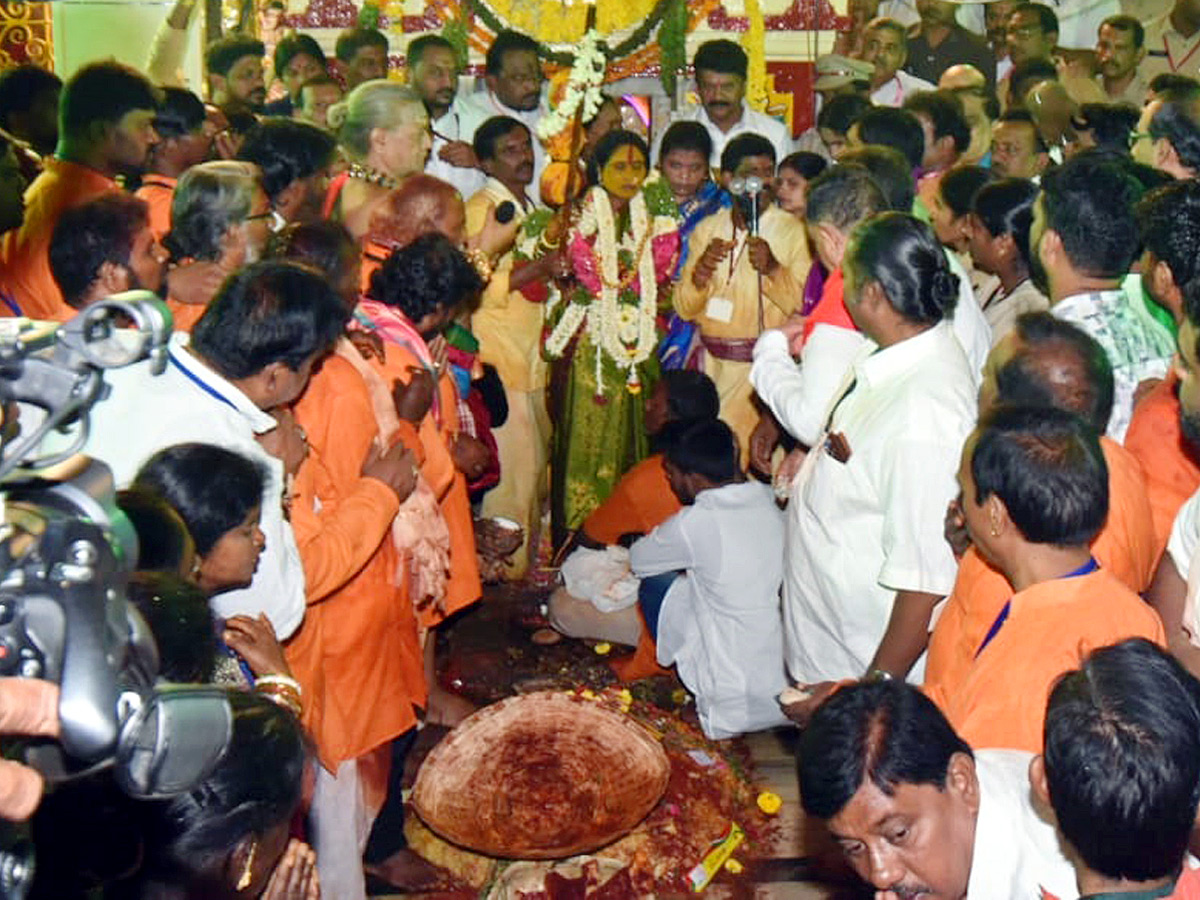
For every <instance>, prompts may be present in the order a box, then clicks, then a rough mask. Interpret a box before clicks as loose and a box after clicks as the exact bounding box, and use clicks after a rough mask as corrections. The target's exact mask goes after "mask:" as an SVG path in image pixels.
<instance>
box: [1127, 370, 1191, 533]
mask: <svg viewBox="0 0 1200 900" xmlns="http://www.w3.org/2000/svg"><path fill="white" fill-rule="evenodd" d="M1178 387H1179V376H1178V375H1177V374H1175V372H1174V370H1172V371H1170V372H1168V373H1167V377H1166V378H1164V379H1163V380H1162V381H1160V382H1159V383H1158V384H1157V385H1156V386H1155V387H1154V388H1153V389H1152V390H1151V391H1150V392H1149V393H1148V394H1146V396H1144V397H1143V398H1142V399H1141V400H1139V401H1138V403H1137V405H1136V406H1135V407H1134V408H1133V418H1132V419H1131V420H1130V422H1129V430H1128V431H1126V432H1125V449H1126V450H1128V451H1129V452H1130V453H1132V454H1133V455H1134V457H1136V458H1137V461H1138V462H1139V463H1141V466H1142V474H1143V475H1145V478H1146V497H1147V499H1148V500H1149V502H1150V511H1151V512H1152V513H1153V515H1154V541H1155V545H1156V546H1157V548H1158V551H1159V555H1160V556H1161V554H1162V551H1163V550H1164V549H1165V548H1166V546H1167V539H1168V538H1169V537H1170V536H1171V525H1172V524H1173V523H1174V522H1175V514H1176V513H1177V512H1179V507H1181V506H1183V502H1184V501H1185V500H1187V498H1188V497H1190V496H1192V494H1194V493H1196V490H1197V489H1200V463H1198V462H1197V460H1196V458H1195V456H1194V455H1193V451H1192V450H1191V448H1190V447H1189V445H1188V442H1187V441H1186V440H1185V439H1184V437H1183V431H1182V430H1181V429H1180V427H1179V397H1178V395H1177V393H1176V391H1177V388H1178Z"/></svg>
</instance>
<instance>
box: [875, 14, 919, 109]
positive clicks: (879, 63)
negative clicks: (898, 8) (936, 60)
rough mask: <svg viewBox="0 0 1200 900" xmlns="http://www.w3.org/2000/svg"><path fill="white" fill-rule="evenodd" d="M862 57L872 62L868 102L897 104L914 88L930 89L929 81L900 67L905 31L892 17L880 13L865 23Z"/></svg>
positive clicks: (904, 53)
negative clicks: (873, 67)
mask: <svg viewBox="0 0 1200 900" xmlns="http://www.w3.org/2000/svg"><path fill="white" fill-rule="evenodd" d="M862 58H863V60H864V61H865V62H869V63H871V64H872V65H874V66H875V71H874V72H873V73H872V74H871V102H872V103H874V104H875V105H876V106H900V105H902V104H903V103H904V101H905V100H906V99H907V98H908V97H909V96H911V95H912V94H914V93H916V92H917V91H932V90H934V86H933V84H931V83H930V82H928V81H926V80H925V79H924V78H918V77H917V76H916V75H913V74H910V73H909V72H906V71H905V70H904V64H905V62H907V61H908V32H907V31H906V30H905V28H904V26H903V25H901V24H900V23H899V22H897V21H896V20H895V19H888V18H885V17H880V18H877V19H872V20H871V21H870V22H868V23H867V28H866V32H865V34H864V35H863V52H862Z"/></svg>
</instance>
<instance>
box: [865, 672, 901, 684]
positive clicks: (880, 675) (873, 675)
mask: <svg viewBox="0 0 1200 900" xmlns="http://www.w3.org/2000/svg"><path fill="white" fill-rule="evenodd" d="M862 680H863V681H864V682H866V683H867V684H878V683H879V682H881V681H893V680H894V679H893V678H892V673H891V672H888V671H886V670H884V669H872V670H871V671H870V672H868V673H867V674H866V675H864V676H863V679H862Z"/></svg>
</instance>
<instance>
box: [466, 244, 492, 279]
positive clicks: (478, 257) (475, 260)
mask: <svg viewBox="0 0 1200 900" xmlns="http://www.w3.org/2000/svg"><path fill="white" fill-rule="evenodd" d="M466 257H467V259H468V260H469V261H470V263H471V265H472V266H474V267H475V271H476V272H478V273H479V277H480V278H482V279H483V280H484V281H491V280H492V272H493V271H494V270H493V269H492V261H491V260H490V259H488V255H487V254H486V253H484V252H483V251H482V250H481V249H479V248H478V247H470V248H468V249H467V251H466Z"/></svg>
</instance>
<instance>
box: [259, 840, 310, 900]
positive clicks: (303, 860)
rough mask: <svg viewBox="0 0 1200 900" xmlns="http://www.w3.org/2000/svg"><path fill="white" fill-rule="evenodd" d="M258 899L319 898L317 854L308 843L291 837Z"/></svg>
mask: <svg viewBox="0 0 1200 900" xmlns="http://www.w3.org/2000/svg"><path fill="white" fill-rule="evenodd" d="M259 897H260V898H261V900H320V897H321V881H320V879H319V878H318V877H317V854H316V853H314V852H313V849H312V848H311V847H310V846H308V844H305V843H303V842H302V841H298V840H296V839H295V838H292V839H291V840H290V841H288V845H287V849H286V850H284V851H283V856H282V857H280V859H279V862H278V863H276V865H275V871H274V872H272V873H271V878H270V879H269V880H268V881H267V886H266V888H264V889H263V892H262V893H261V894H260V895H259Z"/></svg>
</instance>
